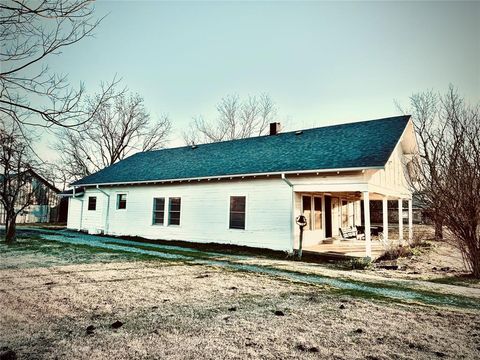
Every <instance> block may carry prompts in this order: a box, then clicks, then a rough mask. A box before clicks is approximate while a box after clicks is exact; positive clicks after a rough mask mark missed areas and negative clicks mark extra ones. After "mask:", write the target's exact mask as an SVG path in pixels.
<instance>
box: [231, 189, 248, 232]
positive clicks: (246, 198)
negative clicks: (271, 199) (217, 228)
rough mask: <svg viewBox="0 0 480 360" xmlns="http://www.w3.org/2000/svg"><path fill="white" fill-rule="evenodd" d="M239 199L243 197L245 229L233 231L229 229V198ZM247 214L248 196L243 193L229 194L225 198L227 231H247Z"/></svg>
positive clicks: (234, 230)
mask: <svg viewBox="0 0 480 360" xmlns="http://www.w3.org/2000/svg"><path fill="white" fill-rule="evenodd" d="M237 196H238V197H240V196H243V197H245V228H244V229H234V228H231V227H230V198H231V197H237ZM248 213H249V210H248V195H247V194H245V193H231V194H229V195H228V197H227V230H228V231H233V232H237V231H246V230H247V229H248Z"/></svg>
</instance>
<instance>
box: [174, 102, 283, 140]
mask: <svg viewBox="0 0 480 360" xmlns="http://www.w3.org/2000/svg"><path fill="white" fill-rule="evenodd" d="M217 112H218V118H217V120H216V121H214V122H207V121H205V119H204V118H203V117H201V116H199V117H197V118H194V119H193V122H191V123H190V125H189V128H188V130H187V131H185V132H184V133H183V139H184V141H185V143H186V144H187V145H193V144H200V143H209V142H216V141H222V140H233V139H243V138H247V137H251V136H256V135H262V134H264V132H265V130H266V129H267V127H268V124H269V123H270V122H272V121H275V118H276V116H277V108H276V106H275V104H274V102H273V101H272V99H271V98H270V96H268V95H267V94H261V95H260V96H249V97H248V98H247V99H245V100H241V99H240V97H239V96H238V95H227V96H226V97H224V98H222V100H221V101H220V103H219V104H218V105H217Z"/></svg>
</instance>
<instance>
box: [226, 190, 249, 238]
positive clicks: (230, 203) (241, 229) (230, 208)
mask: <svg viewBox="0 0 480 360" xmlns="http://www.w3.org/2000/svg"><path fill="white" fill-rule="evenodd" d="M235 197H240V198H244V199H245V208H244V210H243V216H244V217H243V228H238V227H232V224H231V221H232V198H235ZM247 202H248V197H247V195H241V194H240V195H239V194H234V195H230V196H229V197H228V229H229V230H234V231H237V230H240V231H245V230H246V229H247ZM235 213H241V212H239V211H235Z"/></svg>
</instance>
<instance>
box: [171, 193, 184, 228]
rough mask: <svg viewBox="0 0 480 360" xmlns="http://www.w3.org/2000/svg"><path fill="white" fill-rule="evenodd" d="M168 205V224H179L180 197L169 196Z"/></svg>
mask: <svg viewBox="0 0 480 360" xmlns="http://www.w3.org/2000/svg"><path fill="white" fill-rule="evenodd" d="M168 200H169V206H168V209H169V210H168V225H180V202H181V199H180V198H170V199H168Z"/></svg>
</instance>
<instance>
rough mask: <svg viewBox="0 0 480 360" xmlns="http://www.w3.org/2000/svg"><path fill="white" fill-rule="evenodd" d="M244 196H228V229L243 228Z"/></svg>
mask: <svg viewBox="0 0 480 360" xmlns="http://www.w3.org/2000/svg"><path fill="white" fill-rule="evenodd" d="M245 204H246V197H245V196H230V224H229V227H230V229H243V230H244V229H245Z"/></svg>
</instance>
